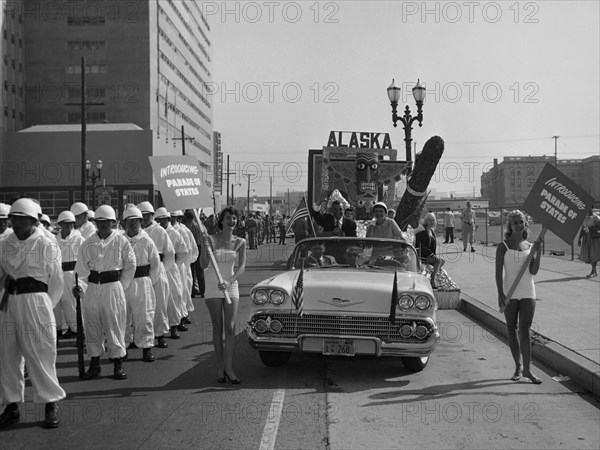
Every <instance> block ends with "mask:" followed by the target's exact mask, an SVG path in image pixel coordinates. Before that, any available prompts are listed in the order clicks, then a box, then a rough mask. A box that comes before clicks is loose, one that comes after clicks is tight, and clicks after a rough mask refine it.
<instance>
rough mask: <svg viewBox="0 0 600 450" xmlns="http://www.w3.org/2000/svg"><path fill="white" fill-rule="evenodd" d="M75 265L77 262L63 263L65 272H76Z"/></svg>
mask: <svg viewBox="0 0 600 450" xmlns="http://www.w3.org/2000/svg"><path fill="white" fill-rule="evenodd" d="M75 264H77V261H67V262H63V263H62V270H63V272H69V271H70V270H75Z"/></svg>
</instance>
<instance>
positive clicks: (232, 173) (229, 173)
mask: <svg viewBox="0 0 600 450" xmlns="http://www.w3.org/2000/svg"><path fill="white" fill-rule="evenodd" d="M236 173H237V172H231V171H230V170H229V155H227V173H225V175H226V176H227V204H228V205H233V184H231V186H232V188H231V203H229V175H235V174H236ZM221 179H223V176H221Z"/></svg>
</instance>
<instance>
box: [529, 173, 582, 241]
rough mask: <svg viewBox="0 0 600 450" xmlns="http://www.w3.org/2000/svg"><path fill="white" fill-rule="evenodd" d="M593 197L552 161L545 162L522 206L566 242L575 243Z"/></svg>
mask: <svg viewBox="0 0 600 450" xmlns="http://www.w3.org/2000/svg"><path fill="white" fill-rule="evenodd" d="M593 203H594V198H593V197H592V196H591V195H590V194H588V193H587V192H586V191H584V190H583V189H582V188H581V187H579V186H578V185H577V184H575V183H574V182H573V180H571V179H570V178H569V177H567V176H566V175H565V174H564V173H562V172H561V171H560V170H558V169H557V168H556V167H554V166H553V165H551V164H546V165H545V166H544V169H543V170H542V173H540V176H539V177H538V179H537V181H536V182H535V185H534V186H533V188H532V189H531V192H530V193H529V195H528V196H527V199H526V200H525V204H524V205H523V209H524V210H525V211H527V213H528V214H529V215H531V216H532V217H533V218H534V219H536V221H537V222H540V223H541V224H542V225H544V226H546V227H547V228H548V229H549V230H550V231H552V232H553V233H554V234H556V235H557V236H558V237H560V238H561V239H563V240H564V241H565V242H567V243H572V242H573V239H575V236H576V235H577V232H578V231H579V228H580V227H581V224H582V223H583V219H585V216H586V215H587V212H588V211H589V210H590V208H591V207H592V205H593Z"/></svg>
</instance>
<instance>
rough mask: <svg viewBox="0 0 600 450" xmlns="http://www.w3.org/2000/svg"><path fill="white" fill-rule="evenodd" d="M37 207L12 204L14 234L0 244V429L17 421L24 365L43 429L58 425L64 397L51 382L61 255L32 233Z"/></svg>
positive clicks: (38, 232) (24, 200)
mask: <svg viewBox="0 0 600 450" xmlns="http://www.w3.org/2000/svg"><path fill="white" fill-rule="evenodd" d="M38 211H39V206H38V205H36V204H35V202H33V200H31V199H28V198H22V199H19V200H17V201H15V202H14V203H13V205H12V207H11V208H10V212H9V216H10V218H11V221H12V225H13V233H11V234H10V235H9V236H8V237H6V238H5V239H2V240H0V284H1V285H2V286H5V287H6V288H5V292H4V295H3V296H2V300H1V301H0V336H1V339H0V397H1V398H2V399H3V401H4V403H5V404H7V406H6V408H5V409H4V412H3V413H2V414H0V428H4V427H6V426H8V425H11V424H14V423H18V422H19V421H20V413H19V406H18V404H19V403H22V402H23V401H24V390H25V380H24V377H23V369H24V364H27V368H28V371H29V377H30V378H31V384H32V385H33V401H34V402H36V403H45V404H46V415H45V426H46V427H47V428H56V427H57V426H58V425H59V418H58V407H57V405H56V402H58V401H59V400H61V399H63V398H65V391H63V389H62V388H61V387H60V385H59V384H58V378H57V376H56V323H55V319H54V313H53V311H52V309H53V307H54V305H55V304H56V303H58V301H59V299H60V296H61V294H62V291H63V286H64V282H63V272H62V267H61V255H60V250H59V248H58V246H57V245H56V242H53V241H51V240H50V239H49V238H47V237H46V235H45V234H44V233H43V232H42V230H41V229H39V228H37V227H36V226H35V224H36V223H37V220H38Z"/></svg>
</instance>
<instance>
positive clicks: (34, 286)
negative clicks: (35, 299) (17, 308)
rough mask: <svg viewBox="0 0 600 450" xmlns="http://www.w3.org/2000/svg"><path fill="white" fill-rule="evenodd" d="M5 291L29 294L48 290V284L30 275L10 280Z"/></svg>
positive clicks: (15, 293)
mask: <svg viewBox="0 0 600 450" xmlns="http://www.w3.org/2000/svg"><path fill="white" fill-rule="evenodd" d="M7 291H8V293H9V294H13V295H18V294H31V293H32V292H48V285H47V284H46V283H44V282H42V281H39V280H36V279H35V278H31V277H24V278H19V279H18V280H10V281H9V283H8V287H7Z"/></svg>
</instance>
